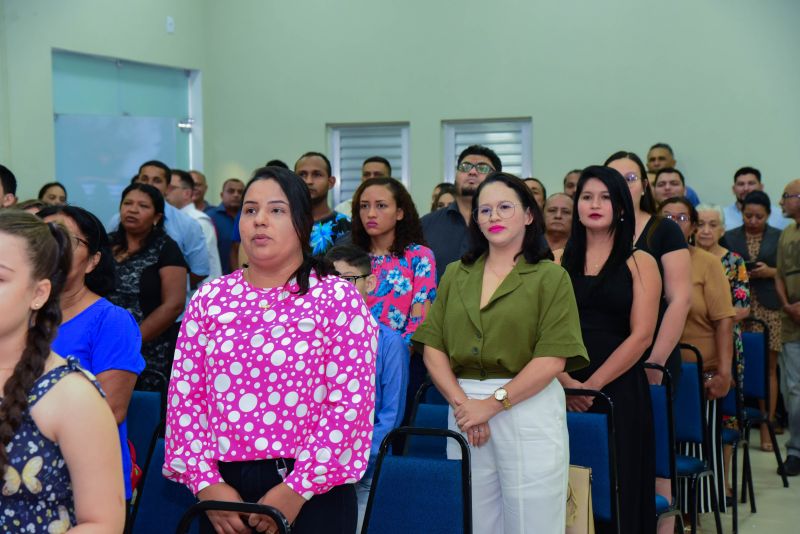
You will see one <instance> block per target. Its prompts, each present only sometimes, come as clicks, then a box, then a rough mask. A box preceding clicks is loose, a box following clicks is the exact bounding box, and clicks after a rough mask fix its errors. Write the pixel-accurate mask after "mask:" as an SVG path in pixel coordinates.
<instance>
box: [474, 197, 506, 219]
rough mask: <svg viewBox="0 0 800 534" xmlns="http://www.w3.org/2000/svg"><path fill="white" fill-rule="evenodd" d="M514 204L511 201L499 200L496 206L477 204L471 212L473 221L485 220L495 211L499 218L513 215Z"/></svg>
mask: <svg viewBox="0 0 800 534" xmlns="http://www.w3.org/2000/svg"><path fill="white" fill-rule="evenodd" d="M515 207H516V204H514V203H513V202H501V203H500V204H498V205H497V206H496V207H494V208H493V207H491V206H488V205H483V206H478V207H477V209H475V211H474V212H473V213H472V216H473V217H474V218H475V221H477V222H479V223H481V222H486V221H488V220H489V219H491V218H492V212H497V216H498V217H500V218H501V219H509V218H511V217H513V216H514V211H515Z"/></svg>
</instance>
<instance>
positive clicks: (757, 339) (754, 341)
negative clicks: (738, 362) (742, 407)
mask: <svg viewBox="0 0 800 534" xmlns="http://www.w3.org/2000/svg"><path fill="white" fill-rule="evenodd" d="M743 326H756V327H758V328H760V330H761V331H760V332H742V345H743V347H744V359H745V366H744V384H743V393H744V396H745V397H747V398H754V399H766V398H767V397H768V396H769V368H768V365H769V359H768V358H767V354H768V353H769V327H768V326H767V324H766V323H765V322H764V321H761V320H759V319H751V318H749V317H748V318H747V319H745V320H744V321H743Z"/></svg>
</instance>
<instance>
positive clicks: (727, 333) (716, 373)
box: [660, 197, 736, 513]
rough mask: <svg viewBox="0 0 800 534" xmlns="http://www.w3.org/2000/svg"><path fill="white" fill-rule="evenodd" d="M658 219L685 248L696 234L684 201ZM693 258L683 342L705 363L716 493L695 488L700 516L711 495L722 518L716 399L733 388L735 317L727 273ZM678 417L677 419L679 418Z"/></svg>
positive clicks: (691, 447) (696, 449)
mask: <svg viewBox="0 0 800 534" xmlns="http://www.w3.org/2000/svg"><path fill="white" fill-rule="evenodd" d="M660 214H661V215H662V216H663V217H665V218H668V219H670V220H672V221H674V222H675V223H677V224H678V226H679V227H680V229H681V232H682V233H683V236H684V238H685V239H686V241H687V242H689V240H690V238H691V237H692V235H693V234H694V232H695V231H696V230H697V223H698V216H697V210H695V208H694V206H692V203H691V202H689V200H688V199H687V198H685V197H674V198H670V199H667V200H666V201H664V203H663V204H661V208H660ZM689 254H690V257H691V258H692V273H691V282H692V305H691V308H690V309H689V316H688V317H687V319H686V327H685V328H684V331H683V335H682V336H681V342H682V343H689V344H690V345H694V346H695V347H697V348H698V349H699V350H700V354H701V356H702V357H703V377H704V379H705V381H704V384H703V385H704V387H705V393H706V406H705V408H706V421H707V424H708V425H709V431H710V435H711V448H712V449H711V458H712V463H713V465H712V468H713V470H714V475H715V477H716V483H717V487H716V488H713V489H712V488H711V487H710V483H709V482H708V480H709V479H708V478H705V479H703V480H701V482H700V483H698V492H699V495H700V508H699V510H698V512H700V513H706V512H710V511H712V500H711V491H716V492H717V502H718V503H719V510H720V512H724V511H725V480H724V479H725V476H724V466H723V458H722V450H721V439H720V433H721V429H720V426H721V425H720V421H721V418H720V414H719V412H718V403H717V400H718V399H722V398H724V397H725V396H726V395H727V394H728V390H729V389H730V387H731V365H732V358H733V318H734V317H735V315H736V312H735V311H734V309H733V302H732V300H731V288H730V285H729V284H728V279H727V277H726V276H725V270H724V269H723V267H722V263H720V261H719V259H718V258H717V257H716V256H714V255H713V254H711V253H709V252H706V251H705V250H702V249H700V248H698V247H696V246H693V245H690V246H689ZM682 357H683V359H684V360H685V361H694V353H693V352H689V351H683V354H682ZM678 417H680V414H678ZM682 447H683V450H682V452H683V453H684V454H688V455H692V456H696V457H698V458H703V457H704V456H703V450H702V447H700V446H699V445H695V444H685V445H683V446H682ZM683 489H684V490H686V491H683V492H681V494H682V496H683V503H682V506H681V508H682V509H683V511H684V512H687V511H688V510H689V509H690V505H689V503H688V501H687V496H688V495H687V494H688V485H686V486H683Z"/></svg>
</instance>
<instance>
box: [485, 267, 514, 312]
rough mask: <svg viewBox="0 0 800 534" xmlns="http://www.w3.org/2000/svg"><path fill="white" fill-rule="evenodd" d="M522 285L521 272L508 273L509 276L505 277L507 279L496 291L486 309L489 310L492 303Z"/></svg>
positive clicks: (512, 271)
mask: <svg viewBox="0 0 800 534" xmlns="http://www.w3.org/2000/svg"><path fill="white" fill-rule="evenodd" d="M520 285H522V278H521V277H520V275H519V271H518V270H517V269H512V270H511V272H509V273H508V276H506V277H505V279H504V280H503V281H502V282H501V283H500V285H499V286H498V288H497V289H496V290H495V292H494V295H492V298H490V299H489V302H488V303H487V304H486V307H487V308H488V307H489V306H491V305H492V303H494V302H495V301H497V300H500V299H501V298H503V297H504V296H506V295H508V294H509V293H511V292H512V291H514V290H515V289H517V288H518V287H519V286H520Z"/></svg>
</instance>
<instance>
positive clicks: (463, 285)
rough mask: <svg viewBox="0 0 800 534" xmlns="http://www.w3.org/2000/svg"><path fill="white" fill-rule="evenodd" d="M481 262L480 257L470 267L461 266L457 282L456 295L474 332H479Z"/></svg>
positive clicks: (481, 282) (481, 281)
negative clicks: (459, 298)
mask: <svg viewBox="0 0 800 534" xmlns="http://www.w3.org/2000/svg"><path fill="white" fill-rule="evenodd" d="M483 260H484V258H483V257H481V258H480V259H478V260H477V261H476V262H475V263H473V264H472V265H464V264H463V263H462V264H461V272H460V273H459V274H460V276H459V280H458V295H459V297H461V304H462V306H464V311H466V312H467V317H469V320H470V321H471V322H472V325H473V326H474V327H475V329H476V330H481V315H480V313H481V310H480V308H481V286H482V285H483Z"/></svg>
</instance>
